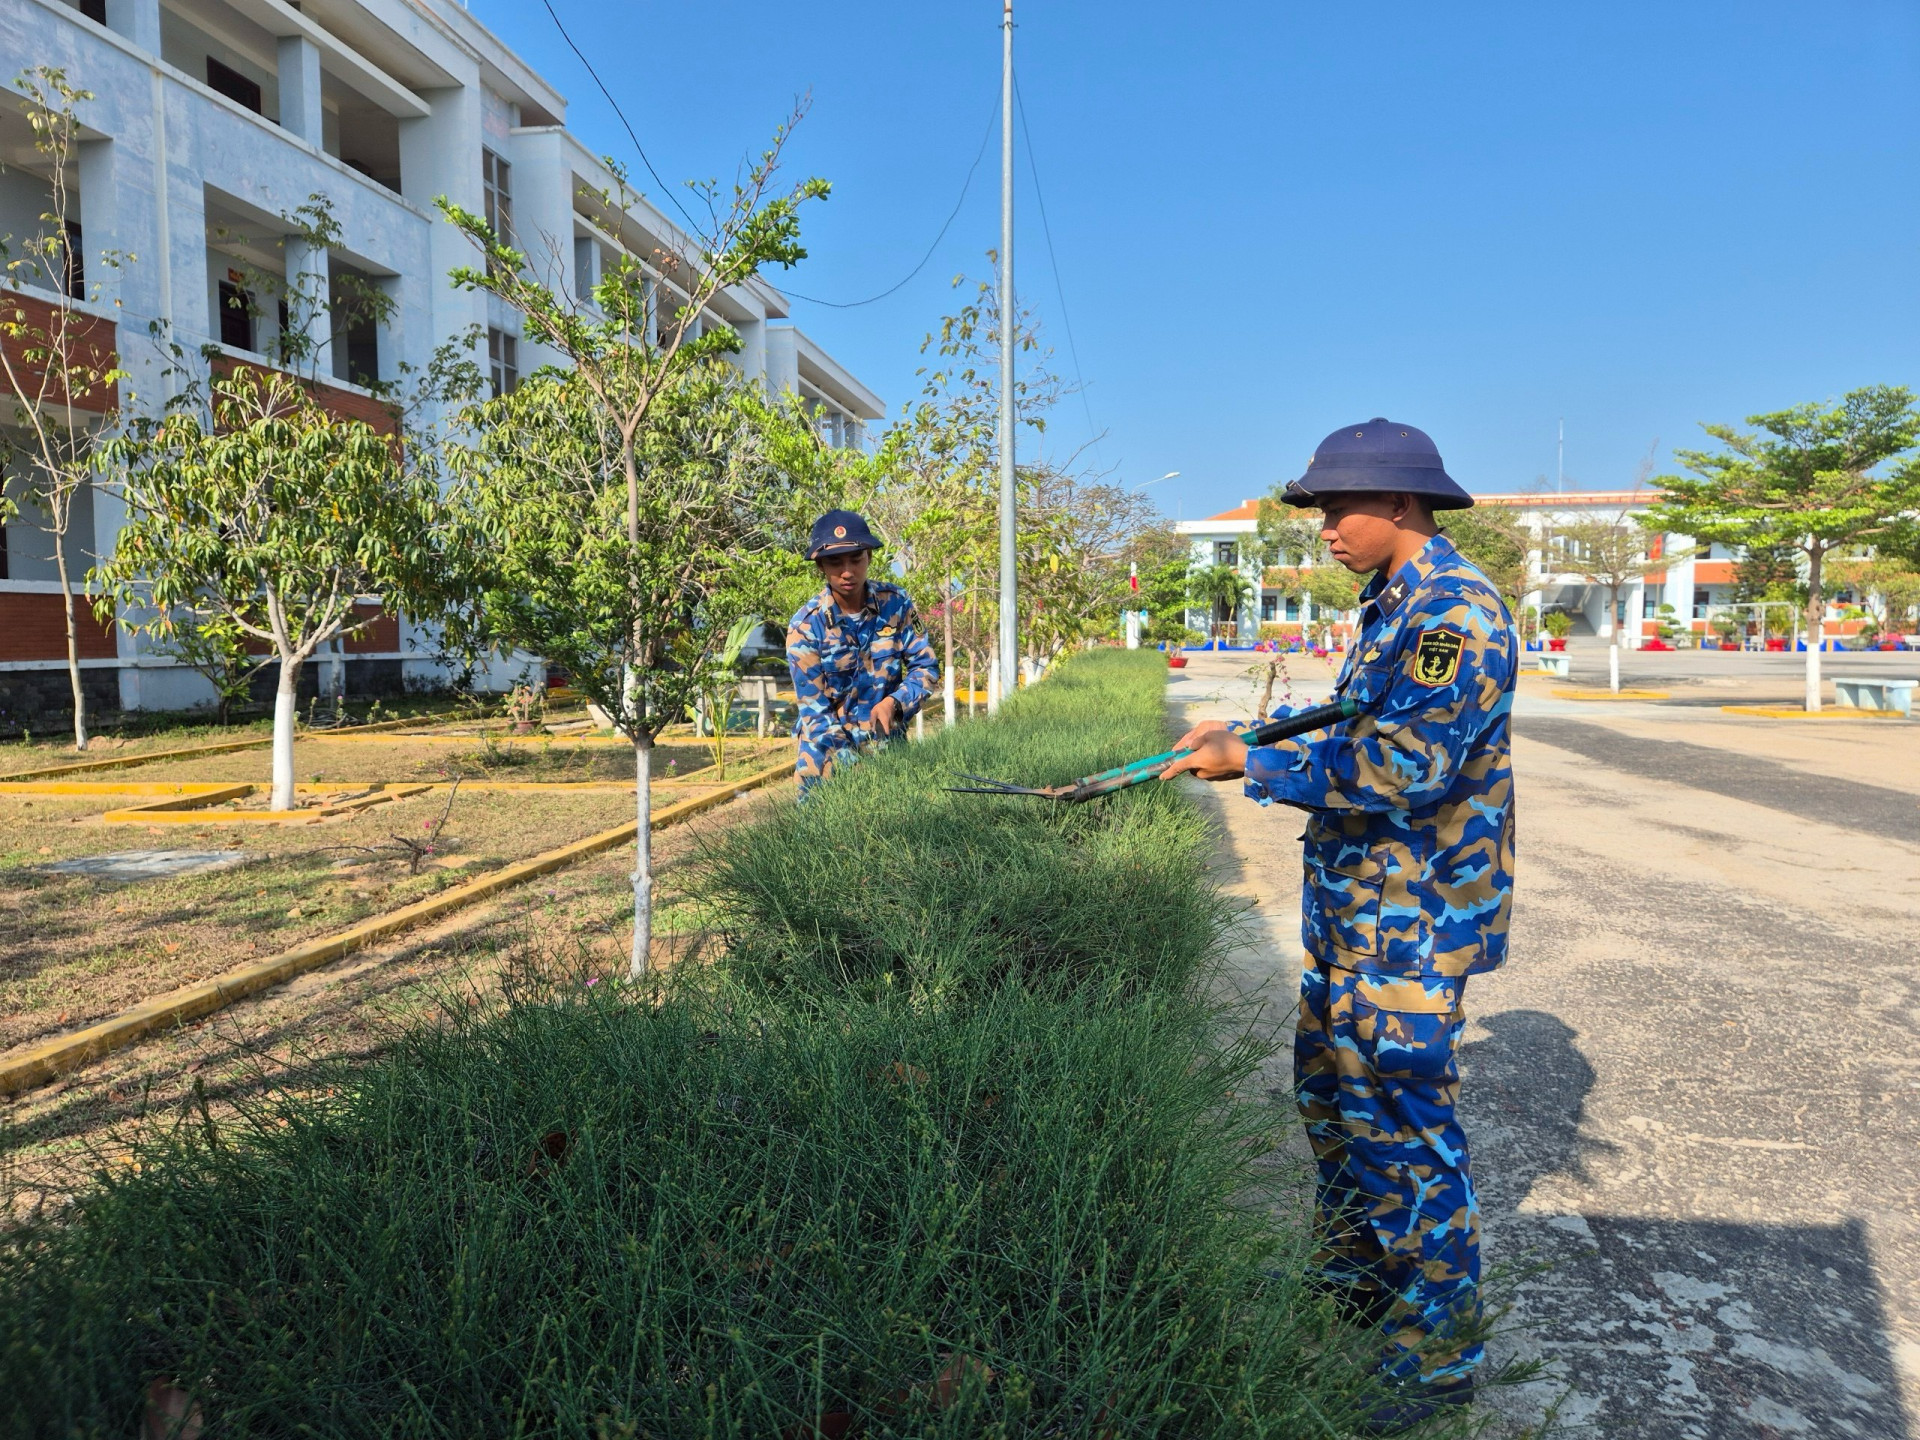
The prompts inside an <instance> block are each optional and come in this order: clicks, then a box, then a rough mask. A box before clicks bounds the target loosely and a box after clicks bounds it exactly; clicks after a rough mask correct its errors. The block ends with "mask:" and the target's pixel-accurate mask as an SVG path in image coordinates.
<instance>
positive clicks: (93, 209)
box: [78, 140, 136, 345]
mask: <svg viewBox="0 0 1920 1440" xmlns="http://www.w3.org/2000/svg"><path fill="white" fill-rule="evenodd" d="M114 153H115V152H114V145H113V141H111V140H82V141H81V142H80V197H79V198H80V205H79V217H78V218H79V221H80V246H79V248H80V253H81V256H82V263H83V264H84V265H85V266H86V277H87V298H88V299H89V300H91V299H93V298H94V297H95V296H98V297H99V301H100V303H101V304H102V305H112V304H114V303H115V302H117V301H118V300H119V299H120V267H119V266H117V265H108V264H106V263H104V262H103V261H102V260H101V258H100V256H101V254H102V252H105V251H111V252H113V253H115V254H119V255H123V256H124V255H129V254H132V253H134V251H135V249H136V247H135V246H133V245H130V244H128V243H127V239H126V237H125V236H124V235H123V234H121V224H120V192H119V190H118V189H117V188H116V187H115V184H114V166H113V161H114ZM121 343H122V344H123V345H124V344H125V341H124V340H122V342H121Z"/></svg>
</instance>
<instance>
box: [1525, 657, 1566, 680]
mask: <svg viewBox="0 0 1920 1440" xmlns="http://www.w3.org/2000/svg"><path fill="white" fill-rule="evenodd" d="M1534 659H1536V660H1538V661H1539V662H1540V673H1541V674H1542V675H1558V676H1559V677H1560V678H1561V679H1562V680H1565V679H1566V678H1567V677H1568V676H1569V675H1571V674H1572V673H1573V657H1572V656H1571V655H1565V654H1562V655H1536V656H1534Z"/></svg>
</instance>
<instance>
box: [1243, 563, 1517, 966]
mask: <svg viewBox="0 0 1920 1440" xmlns="http://www.w3.org/2000/svg"><path fill="white" fill-rule="evenodd" d="M1518 668H1519V644H1518V641H1517V640H1516V638H1515V636H1514V631H1513V621H1512V618H1511V617H1510V616H1509V615H1508V614H1507V607H1506V605H1505V604H1504V603H1503V602H1502V601H1501V599H1500V596H1499V594H1498V592H1497V591H1495V590H1494V588H1493V586H1492V585H1490V584H1489V583H1488V582H1487V579H1486V577H1485V576H1483V575H1482V574H1481V573H1480V572H1479V571H1478V570H1476V569H1475V568H1474V567H1473V566H1472V565H1471V564H1470V563H1469V562H1468V561H1467V560H1466V559H1465V558H1464V557H1463V556H1462V555H1461V554H1460V552H1459V551H1457V550H1455V549H1454V548H1453V544H1452V542H1451V541H1449V540H1448V539H1447V538H1446V537H1445V536H1444V535H1441V536H1436V537H1435V538H1433V539H1432V540H1429V541H1428V542H1427V544H1426V547H1425V548H1424V549H1423V550H1421V552H1420V553H1419V554H1418V555H1416V556H1415V557H1414V558H1413V559H1411V560H1409V561H1408V562H1407V563H1406V564H1405V565H1403V566H1401V567H1400V568H1399V569H1398V570H1397V571H1395V572H1394V574H1393V575H1392V576H1391V577H1389V576H1386V575H1384V574H1382V575H1376V576H1375V577H1374V578H1373V580H1372V582H1371V583H1369V584H1368V586H1367V588H1366V590H1365V591H1364V592H1363V594H1362V609H1361V623H1360V632H1359V634H1358V635H1357V636H1356V637H1355V639H1354V642H1353V645H1352V648H1351V649H1349V650H1348V652H1347V663H1346V667H1345V668H1344V669H1343V670H1342V671H1341V672H1340V679H1339V682H1338V684H1337V685H1336V687H1335V693H1336V694H1337V695H1341V696H1347V697H1350V698H1352V699H1354V700H1356V701H1358V702H1359V704H1360V706H1361V709H1362V711H1363V713H1362V714H1361V715H1360V716H1358V717H1357V718H1356V719H1354V720H1352V721H1350V722H1349V723H1348V724H1346V725H1345V726H1342V727H1341V728H1340V729H1339V730H1337V731H1335V732H1334V733H1332V734H1331V735H1320V736H1314V737H1302V738H1300V739H1296V740H1283V741H1281V742H1280V743H1279V744H1277V745H1270V746H1264V747H1261V748H1259V749H1255V750H1253V751H1250V752H1249V753H1248V755H1247V793H1248V794H1249V795H1251V796H1253V797H1254V798H1255V799H1257V800H1259V801H1261V803H1263V804H1266V803H1269V802H1271V801H1274V800H1278V801H1281V802H1283V803H1285V804H1289V805H1298V806H1300V807H1302V808H1303V809H1306V810H1308V811H1310V812H1311V815H1310V818H1309V819H1308V821H1307V830H1306V834H1305V835H1304V836H1303V837H1302V838H1303V839H1304V840H1305V842H1306V849H1305V859H1306V893H1305V895H1304V896H1303V902H1302V911H1303V915H1302V923H1301V931H1302V938H1303V939H1304V941H1305V943H1306V946H1307V949H1308V950H1309V951H1310V952H1312V953H1313V954H1314V955H1315V956H1317V957H1318V958H1319V959H1321V960H1323V961H1326V962H1328V963H1330V964H1334V965H1338V966H1341V967H1342V968H1344V969H1348V970H1355V971H1360V972H1362V973H1367V974H1375V975H1382V976H1394V977H1404V978H1409V979H1411V978H1416V977H1430V976H1460V975H1471V974H1476V973H1478V972H1480V971H1483V970H1491V969H1493V968H1494V967H1495V966H1497V965H1499V964H1500V963H1501V962H1502V961H1504V960H1505V959H1506V958H1507V922H1508V917H1509V915H1510V912H1511V910H1512V906H1513V769H1512V760H1511V742H1510V738H1509V734H1508V712H1509V711H1510V710H1511V708H1512V705H1513V687H1514V678H1515V675H1516V672H1517V671H1518Z"/></svg>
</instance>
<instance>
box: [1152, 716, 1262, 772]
mask: <svg viewBox="0 0 1920 1440" xmlns="http://www.w3.org/2000/svg"><path fill="white" fill-rule="evenodd" d="M1173 748H1174V749H1176V750H1191V751H1192V752H1193V753H1192V754H1190V755H1186V756H1183V757H1182V758H1180V759H1178V760H1176V761H1174V762H1173V763H1172V764H1171V765H1169V766H1168V767H1167V768H1166V769H1165V770H1163V771H1161V772H1160V778H1161V779H1162V780H1171V779H1172V778H1173V777H1174V776H1176V775H1197V776H1198V777H1199V778H1200V779H1202V780H1238V779H1239V778H1240V777H1241V776H1242V775H1244V774H1245V773H1246V770H1247V742H1246V741H1244V740H1242V739H1241V738H1240V737H1239V736H1238V735H1236V734H1234V733H1233V731H1231V730H1229V729H1228V728H1227V726H1226V722H1225V721H1222V720H1202V721H1201V722H1200V723H1199V724H1198V725H1196V726H1194V727H1193V728H1192V729H1191V730H1189V731H1188V732H1187V733H1186V734H1184V735H1182V736H1181V737H1180V739H1179V740H1178V741H1177V742H1176V743H1175V745H1174V747H1173Z"/></svg>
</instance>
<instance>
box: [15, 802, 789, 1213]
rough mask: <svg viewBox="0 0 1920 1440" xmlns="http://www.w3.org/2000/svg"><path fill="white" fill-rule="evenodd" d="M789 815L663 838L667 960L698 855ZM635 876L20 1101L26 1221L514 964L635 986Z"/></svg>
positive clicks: (572, 886)
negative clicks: (200, 1121)
mask: <svg viewBox="0 0 1920 1440" xmlns="http://www.w3.org/2000/svg"><path fill="white" fill-rule="evenodd" d="M792 803H793V790H792V787H791V786H790V785H776V786H773V787H770V788H769V789H766V790H760V791H756V792H753V793H751V794H748V795H744V796H742V797H741V798H740V799H739V800H737V801H734V802H733V803H731V804H727V805H723V806H721V807H719V808H718V809H716V810H711V811H708V812H706V813H705V814H702V815H699V816H696V817H694V818H693V819H692V820H690V821H688V822H687V823H686V824H683V825H675V826H672V827H670V828H668V829H666V830H663V831H661V832H660V833H659V834H658V835H656V836H655V837H654V842H653V846H654V863H655V866H656V869H657V882H658V885H659V887H660V888H659V889H658V890H657V891H656V895H655V903H656V906H657V908H656V910H655V912H654V929H655V940H654V946H655V956H656V960H657V961H659V962H664V961H666V960H667V959H668V958H669V957H671V956H672V955H674V954H675V952H676V951H677V950H678V949H679V948H680V947H681V937H682V936H684V935H685V933H686V931H687V928H688V927H689V926H690V925H691V923H692V917H693V907H692V906H690V905H689V904H688V903H687V902H686V899H685V897H684V895H682V894H681V893H680V891H679V883H680V880H681V877H682V875H683V874H684V866H683V861H684V859H685V857H686V855H687V854H688V853H689V851H691V850H693V849H695V848H696V847H697V846H699V845H700V844H701V843H703V841H704V840H705V838H706V837H708V836H710V835H712V834H713V833H714V832H715V831H717V830H721V829H724V828H726V827H728V826H731V825H734V824H737V823H738V822H739V821H740V820H742V819H745V818H749V817H751V816H753V815H755V814H760V813H765V811H766V810H768V809H769V808H778V807H781V806H786V805H791V804H792ZM450 828H451V827H450ZM142 840H143V843H147V844H159V843H161V842H160V841H155V840H147V839H146V838H145V837H144V836H143V837H142ZM399 869H400V870H401V871H402V872H404V870H405V867H404V866H401V867H399ZM632 869H633V852H632V850H630V849H627V848H626V847H624V846H623V847H621V848H620V849H617V850H611V851H607V852H605V853H604V854H601V855H596V856H593V857H591V858H589V859H587V860H585V861H582V862H581V863H580V864H578V865H575V866H572V867H570V868H568V869H566V870H561V871H558V872H556V873H554V874H552V875H547V876H543V877H541V878H540V879H539V880H537V881H534V882H532V883H529V884H527V885H524V886H521V887H519V888H518V889H515V890H511V891H508V892H507V893H506V894H504V895H501V896H499V897H497V898H495V899H493V900H490V901H483V902H481V903H480V904H478V905H475V906H474V907H472V908H471V909H469V910H462V911H459V912H456V913H455V914H453V915H450V916H448V917H446V918H445V919H444V920H442V921H440V922H438V923H435V924H431V925H427V926H423V927H421V929H419V930H416V931H411V932H408V933H405V934H402V935H399V936H395V937H394V938H393V939H392V940H389V941H385V942H382V943H379V944H376V945H374V946H371V947H369V948H368V949H366V950H363V951H358V952H356V953H354V954H352V955H348V956H345V957H343V958H342V959H340V960H336V961H334V962H333V963H332V964H330V965H327V966H323V967H322V968H321V969H319V970H315V971H310V972H309V973H307V974H306V975H302V976H299V977H297V978H296V979H294V980H293V981H291V982H289V983H288V984H285V985H280V986H276V987H274V988H273V989H271V990H267V991H264V992H262V993H261V994H259V995H254V996H250V997H249V998H247V999H246V1000H243V1001H241V1002H240V1003H239V1004H237V1005H234V1006H232V1007H230V1008H228V1009H226V1010H222V1011H220V1012H218V1013H217V1014H214V1015H210V1016H207V1017H206V1018H205V1019H202V1020H197V1021H194V1022H192V1023H191V1024H189V1025H186V1026H183V1027H182V1028H180V1029H178V1030H175V1031H171V1032H168V1033H166V1034H163V1035H158V1036H155V1037H151V1038H149V1039H147V1040H144V1041H142V1042H141V1043H140V1044H138V1045H135V1046H133V1047H131V1048H129V1049H126V1050H122V1051H118V1052H116V1053H114V1054H112V1055H108V1056H106V1057H104V1058H103V1059H102V1060H100V1061H99V1062H98V1063H97V1064H93V1065H89V1066H87V1067H86V1068H84V1069H82V1070H79V1071H76V1072H74V1073H73V1074H70V1075H67V1076H63V1077H62V1078H61V1079H59V1080H57V1081H55V1082H54V1083H53V1084H51V1085H43V1086H39V1087H37V1088H36V1089H33V1090H30V1091H27V1092H25V1093H24V1094H21V1095H19V1096H17V1097H15V1098H14V1099H13V1100H12V1101H10V1102H6V1103H5V1104H4V1109H0V1114H3V1115H4V1117H5V1130H6V1134H5V1143H4V1145H0V1175H3V1176H4V1178H5V1180H7V1181H9V1182H11V1184H10V1186H8V1187H5V1188H9V1189H12V1190H13V1192H14V1193H13V1195H12V1200H13V1203H14V1204H15V1205H16V1206H24V1207H28V1208H30V1207H31V1206H32V1205H33V1204H34V1203H35V1201H36V1199H37V1197H38V1196H39V1195H40V1194H41V1193H43V1192H44V1191H48V1190H50V1191H54V1192H56V1193H57V1192H63V1191H65V1190H67V1189H69V1188H70V1187H72V1186H75V1185H79V1184H83V1183H84V1182H85V1180H86V1179H87V1177H88V1175H89V1173H90V1172H91V1171H92V1169H93V1168H94V1167H95V1166H96V1165H97V1164H98V1163H100V1161H101V1159H102V1157H112V1156H117V1155H119V1154H122V1153H124V1151H125V1142H124V1140H123V1139H122V1138H121V1137H120V1132H121V1131H122V1129H123V1128H124V1127H126V1126H128V1125H129V1124H131V1123H133V1122H135V1121H136V1120H137V1119H138V1118H139V1117H141V1116H143V1115H144V1116H152V1115H155V1114H159V1115H166V1114H171V1113H172V1112H173V1111H174V1110H175V1109H176V1108H178V1107H180V1106H183V1105H190V1104H197V1102H198V1099H199V1098H201V1097H204V1099H205V1100H206V1103H207V1104H208V1106H209V1107H210V1110H211V1113H212V1114H213V1116H214V1117H215V1119H216V1120H219V1121H221V1122H222V1123H225V1122H226V1120H227V1119H229V1118H230V1117H231V1116H232V1115H233V1113H234V1110H235V1107H236V1106H245V1105H249V1104H257V1103H259V1102H260V1101H261V1100H262V1099H263V1098H264V1097H267V1096H269V1095H271V1094H273V1093H276V1092H278V1091H281V1090H284V1089H287V1088H293V1089H299V1088H300V1087H301V1085H302V1084H303V1077H305V1076H307V1075H308V1074H310V1073H312V1072H313V1071H314V1068H315V1067H316V1066H318V1065H321V1064H323V1063H327V1062H337V1061H342V1060H346V1061H364V1060H371V1059H372V1058H374V1057H375V1056H376V1055H378V1054H379V1053H380V1052H381V1051H383V1050H384V1049H385V1048H386V1047H387V1046H388V1045H389V1044H391V1043H392V1042H393V1040H394V1039H395V1037H396V1036H397V1035H398V1034H400V1033H402V1032H404V1031H405V1030H406V1029H407V1028H408V1027H412V1026H418V1025H421V1024H431V1023H436V1022H437V1019H438V1018H439V1017H442V1016H444V1014H445V1012H446V1007H447V1003H448V999H449V997H450V996H457V995H471V994H486V995H493V994H497V993H498V991H499V983H500V974H501V970H502V967H503V965H504V964H505V962H506V960H507V958H508V957H516V958H518V959H524V957H526V956H528V955H533V956H536V957H539V963H540V964H541V966H542V967H543V968H546V969H549V970H552V971H556V972H569V973H576V974H578V973H586V974H595V975H599V976H602V977H605V978H607V979H611V978H613V977H616V976H619V975H622V974H624V973H625V970H626V959H627V953H628V952H627V945H628V937H629V934H630V929H629V927H630V926H631V924H632V918H633V900H632V894H633V891H632V880H631V878H630V874H631V871H632ZM135 888H137V887H135ZM122 898H123V899H124V898H125V897H124V896H123V897H122ZM162 953H164V952H162ZM196 1086H197V1087H198V1095H196ZM194 1113H195V1114H198V1111H197V1110H195V1111H194ZM4 1209H5V1207H4V1206H0V1213H4Z"/></svg>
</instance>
